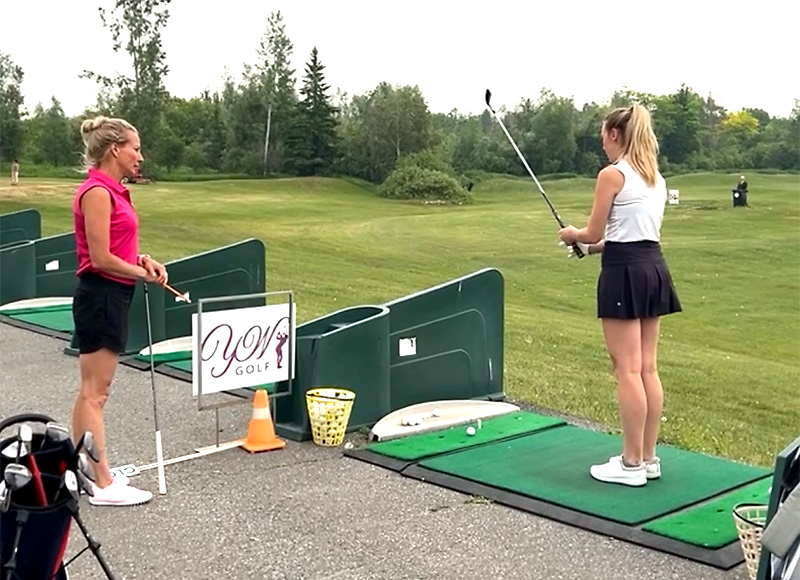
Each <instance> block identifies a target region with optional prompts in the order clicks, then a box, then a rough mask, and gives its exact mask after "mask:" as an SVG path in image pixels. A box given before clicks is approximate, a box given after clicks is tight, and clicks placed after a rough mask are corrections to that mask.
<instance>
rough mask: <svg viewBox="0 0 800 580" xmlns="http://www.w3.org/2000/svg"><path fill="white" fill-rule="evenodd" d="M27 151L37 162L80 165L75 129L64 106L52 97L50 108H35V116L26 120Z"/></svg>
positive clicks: (38, 106)
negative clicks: (65, 113)
mask: <svg viewBox="0 0 800 580" xmlns="http://www.w3.org/2000/svg"><path fill="white" fill-rule="evenodd" d="M26 125H27V132H26V136H27V142H28V143H27V150H28V152H29V154H30V157H31V160H32V161H33V162H34V163H47V164H50V165H55V166H61V165H77V164H78V162H79V157H80V148H78V149H76V147H75V145H76V142H75V139H73V136H72V135H73V126H72V124H71V123H70V121H69V119H67V117H66V116H65V115H64V110H63V109H62V108H61V103H59V102H58V99H56V98H55V97H53V98H52V101H51V105H50V108H49V109H47V110H45V109H44V108H43V107H42V105H41V103H39V104H37V105H36V108H35V109H34V114H33V117H32V118H31V119H29V120H27V121H26Z"/></svg>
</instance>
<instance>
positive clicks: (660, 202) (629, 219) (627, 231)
mask: <svg viewBox="0 0 800 580" xmlns="http://www.w3.org/2000/svg"><path fill="white" fill-rule="evenodd" d="M614 167H616V168H617V169H619V171H620V172H621V173H622V175H623V177H624V178H625V183H624V184H623V186H622V191H620V192H619V193H618V194H617V195H616V197H615V198H614V203H613V204H612V205H611V213H610V214H609V215H608V222H607V223H606V236H605V239H606V241H609V242H639V241H642V240H650V241H653V242H658V241H660V240H661V221H662V220H663V218H664V205H665V204H666V202H667V183H666V181H664V178H663V177H662V176H661V174H660V173H657V174H656V184H655V186H653V187H650V186H649V185H647V183H645V181H644V179H642V176H641V175H639V174H638V173H636V170H635V169H634V168H633V167H631V166H630V164H629V163H628V162H627V161H626V160H625V159H621V160H619V161H617V162H616V163H615V164H614Z"/></svg>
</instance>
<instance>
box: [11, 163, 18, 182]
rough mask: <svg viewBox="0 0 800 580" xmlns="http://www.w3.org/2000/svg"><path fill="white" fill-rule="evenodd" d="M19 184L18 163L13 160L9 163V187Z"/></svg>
mask: <svg viewBox="0 0 800 580" xmlns="http://www.w3.org/2000/svg"><path fill="white" fill-rule="evenodd" d="M18 183H19V162H18V161H17V160H16V159H14V160H13V161H12V162H11V185H17V184H18Z"/></svg>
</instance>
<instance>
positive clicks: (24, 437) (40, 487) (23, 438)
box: [17, 423, 47, 505]
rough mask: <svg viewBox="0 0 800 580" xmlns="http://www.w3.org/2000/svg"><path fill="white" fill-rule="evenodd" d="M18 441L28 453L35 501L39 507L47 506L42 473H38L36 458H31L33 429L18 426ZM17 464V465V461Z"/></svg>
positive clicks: (27, 426) (22, 425) (24, 425)
mask: <svg viewBox="0 0 800 580" xmlns="http://www.w3.org/2000/svg"><path fill="white" fill-rule="evenodd" d="M19 441H20V443H21V445H22V446H23V447H24V448H25V449H26V450H27V451H28V453H27V459H28V465H29V469H30V472H31V478H32V479H33V486H34V489H35V490H36V499H37V500H38V501H39V505H47V495H46V494H45V491H44V483H42V473H41V472H40V471H39V465H38V464H37V463H36V458H35V457H34V456H33V429H31V426H30V425H28V424H27V423H23V424H21V425H20V426H19ZM17 451H19V450H17ZM17 463H19V460H18V461H17Z"/></svg>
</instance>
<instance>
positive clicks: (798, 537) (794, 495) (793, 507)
mask: <svg viewBox="0 0 800 580" xmlns="http://www.w3.org/2000/svg"><path fill="white" fill-rule="evenodd" d="M761 542H762V546H763V547H762V553H763V557H766V558H769V566H768V569H769V571H768V573H767V579H768V580H800V450H796V451H795V453H794V456H793V457H792V458H791V459H790V460H789V466H788V468H787V469H786V470H785V472H784V475H783V478H782V480H781V482H780V493H779V504H778V510H777V511H776V513H775V514H774V515H773V517H772V520H770V522H769V523H768V525H767V527H766V528H765V529H764V533H763V536H762V538H761Z"/></svg>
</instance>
